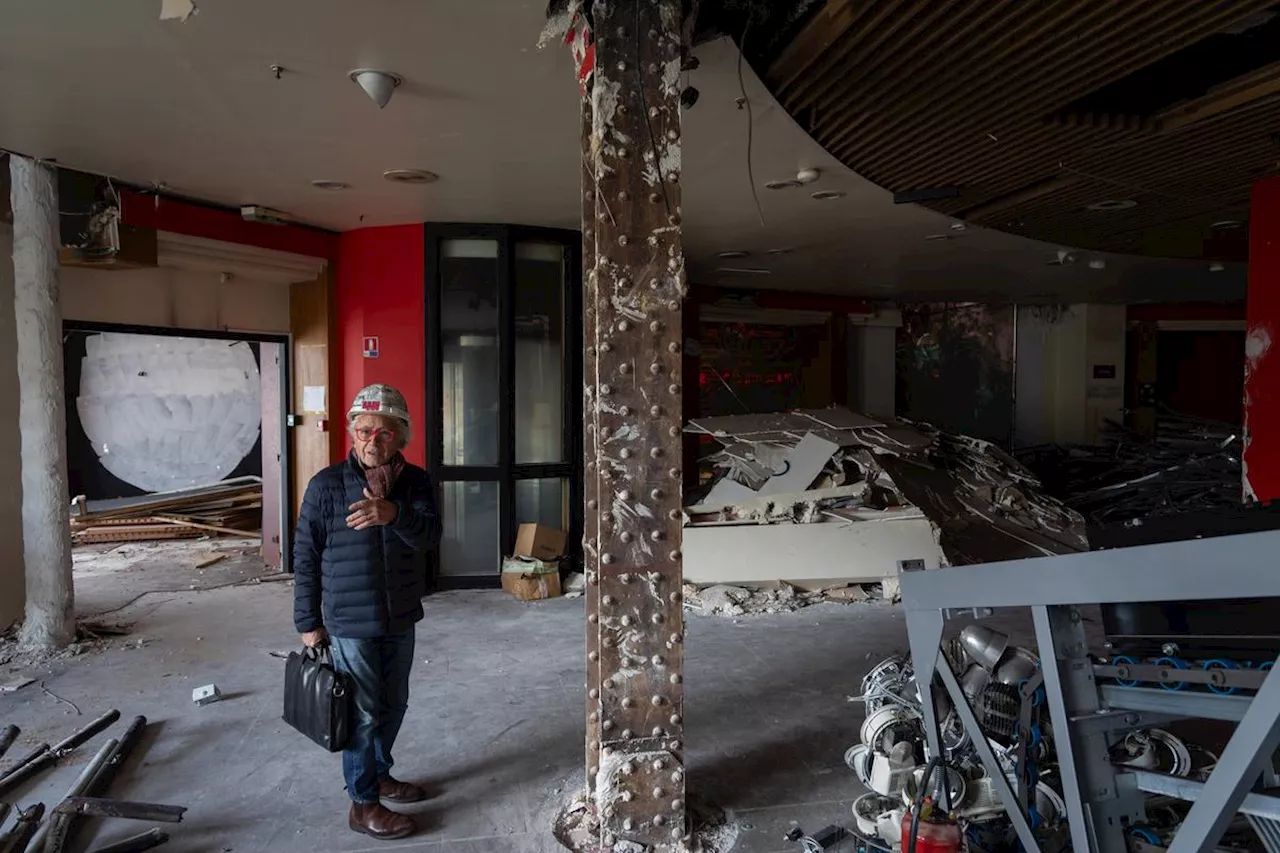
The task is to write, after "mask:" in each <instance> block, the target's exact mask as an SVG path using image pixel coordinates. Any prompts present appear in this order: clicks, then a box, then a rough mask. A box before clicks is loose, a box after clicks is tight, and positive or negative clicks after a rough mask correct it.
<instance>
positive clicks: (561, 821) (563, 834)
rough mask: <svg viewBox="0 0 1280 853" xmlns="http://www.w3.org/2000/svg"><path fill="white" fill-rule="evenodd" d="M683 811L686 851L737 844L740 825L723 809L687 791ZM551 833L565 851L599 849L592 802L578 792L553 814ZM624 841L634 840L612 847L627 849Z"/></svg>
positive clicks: (715, 852)
mask: <svg viewBox="0 0 1280 853" xmlns="http://www.w3.org/2000/svg"><path fill="white" fill-rule="evenodd" d="M685 814H686V816H687V819H688V821H689V826H690V828H691V830H692V833H691V835H690V837H689V840H688V841H687V842H686V849H687V850H688V851H689V853H729V851H730V850H732V849H733V847H734V845H735V844H737V842H738V836H739V834H741V830H742V827H741V826H740V825H739V824H737V823H733V822H731V821H729V819H728V817H727V816H726V815H725V812H724V809H721V808H718V807H716V806H712V805H710V804H708V803H704V802H702V801H701V800H699V798H698V796H697V795H696V794H690V796H689V800H688V802H687V803H686V806H685ZM551 832H552V835H554V836H555V839H556V841H558V842H560V844H561V846H563V847H565V848H566V849H568V850H574V851H579V853H594V851H596V850H599V849H600V838H599V836H600V820H599V817H598V816H597V814H596V807H595V804H594V803H592V802H591V800H590V799H589V798H588V797H587V796H586V795H585V794H580V795H579V796H577V797H576V798H575V799H573V800H572V801H570V802H569V804H568V805H566V806H564V807H563V808H562V809H560V811H559V812H558V813H557V814H556V816H555V819H554V820H553V822H552V826H551ZM624 844H634V842H628V841H626V840H625V839H622V840H621V841H620V842H619V844H615V845H614V847H613V849H614V850H617V851H622V850H625V849H628V848H627V847H624V846H622V845H624ZM634 849H635V850H637V851H638V853H643V851H644V850H647V849H648V848H646V847H645V846H643V845H634Z"/></svg>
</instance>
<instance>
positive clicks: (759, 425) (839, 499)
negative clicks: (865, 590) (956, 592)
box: [684, 408, 1088, 582]
mask: <svg viewBox="0 0 1280 853" xmlns="http://www.w3.org/2000/svg"><path fill="white" fill-rule="evenodd" d="M687 429H688V431H689V432H691V433H694V434H701V435H707V436H711V437H713V438H715V439H716V440H717V441H719V442H720V443H721V445H722V446H723V449H722V450H721V451H720V452H719V453H716V454H713V455H711V456H709V457H707V458H706V459H704V460H703V461H704V462H709V463H710V464H711V465H712V466H713V467H714V468H715V472H716V473H717V474H718V475H719V476H718V479H717V480H716V481H715V482H714V484H713V486H712V489H711V491H710V492H708V493H707V494H706V495H705V496H703V497H700V498H699V497H694V498H693V502H692V504H691V505H689V506H687V507H686V508H685V514H686V516H687V518H688V524H687V525H686V528H685V534H684V537H685V538H684V542H685V549H684V550H685V573H686V576H687V577H690V578H693V579H701V580H704V581H705V582H720V581H748V580H776V579H779V578H797V577H799V578H812V577H833V578H834V577H840V578H851V577H858V578H865V579H868V580H870V579H873V578H876V577H891V576H893V575H895V574H896V572H897V564H898V563H900V562H910V563H912V564H922V565H923V567H925V568H929V567H934V566H936V565H939V564H940V563H942V562H943V560H942V559H941V558H938V559H936V560H935V556H934V555H935V554H941V555H945V562H946V563H949V564H952V565H956V564H967V563H982V562H993V561H998V560H1012V559H1020V558H1023V557H1038V556H1045V555H1049V554H1068V553H1075V552H1078V551H1083V550H1087V549H1088V543H1087V540H1086V537H1085V532H1084V519H1083V518H1082V517H1081V516H1080V515H1079V514H1078V513H1076V512H1074V511H1072V510H1071V509H1069V508H1067V507H1066V506H1064V505H1063V504H1062V503H1060V502H1059V501H1056V500H1054V499H1052V498H1050V497H1048V496H1047V495H1045V494H1043V493H1042V491H1041V487H1040V482H1039V480H1037V479H1036V477H1035V476H1034V475H1033V474H1032V473H1031V472H1030V471H1028V470H1027V469H1026V468H1024V467H1023V466H1022V465H1020V464H1019V463H1018V462H1017V461H1016V460H1014V459H1013V458H1012V457H1010V456H1009V455H1008V454H1006V453H1005V452H1004V451H1002V450H1000V449H999V448H998V447H996V446H995V445H993V444H991V443H989V442H986V441H982V440H979V439H974V438H968V437H966V436H955V435H949V434H947V433H942V432H938V431H937V430H934V429H933V428H932V427H929V426H927V425H923V424H914V423H910V422H908V421H896V420H892V419H886V418H872V417H868V416H866V415H862V414H859V413H856V412H851V411H849V410H848V409H840V408H832V409H811V410H799V411H794V412H785V413H778V414H772V415H742V416H734V417H722V418H700V419H697V420H694V421H690V423H689V426H688V428H687ZM815 439H821V440H822V441H823V442H825V443H824V444H822V445H820V446H821V447H823V448H824V449H832V448H834V450H833V452H831V453H830V454H829V456H828V458H827V461H826V463H825V464H824V465H822V466H821V468H820V470H818V473H817V475H816V476H811V474H812V471H813V466H812V465H811V462H812V459H811V455H812V453H811V449H812V448H814V447H816V446H819V445H817V444H816V443H815ZM806 448H807V449H806ZM793 462H794V463H795V464H796V466H797V467H794V468H793V466H792V463H793ZM801 466H808V467H801ZM796 470H801V471H802V472H804V476H803V477H802V478H801V479H800V480H799V481H797V480H796V478H795V477H793V476H792V473H793V471H796ZM780 478H786V479H787V484H788V488H792V489H797V490H795V491H790V492H787V493H785V494H770V491H771V486H770V484H771V483H772V482H774V481H775V480H778V479H780ZM805 480H808V481H809V482H808V485H807V486H806V487H804V488H803V489H799V487H798V485H797V482H804V481H805ZM726 481H731V482H732V483H733V484H734V487H733V488H727V487H726V486H725V482H726ZM928 539H931V540H932V543H933V547H928V546H927V541H926V540H928ZM939 545H940V547H941V551H940V552H939V551H938V550H937V549H938V546H939ZM704 567H705V577H704V576H703V575H701V574H700V573H703V572H704ZM725 573H728V574H725Z"/></svg>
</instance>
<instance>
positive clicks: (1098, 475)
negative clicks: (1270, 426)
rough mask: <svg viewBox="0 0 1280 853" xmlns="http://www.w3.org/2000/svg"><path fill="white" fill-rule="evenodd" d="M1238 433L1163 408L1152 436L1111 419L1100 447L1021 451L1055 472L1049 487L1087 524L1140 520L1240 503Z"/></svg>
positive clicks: (1124, 523)
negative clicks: (1145, 437)
mask: <svg viewBox="0 0 1280 853" xmlns="http://www.w3.org/2000/svg"><path fill="white" fill-rule="evenodd" d="M1240 452H1241V443H1240V434H1239V431H1238V428H1236V427H1233V426H1231V425H1229V424H1222V423H1218V422H1216V421H1207V420H1201V419H1198V418H1190V417H1184V416H1179V415H1164V416H1162V417H1161V418H1160V420H1159V422H1158V424H1157V431H1156V438H1155V440H1154V441H1145V440H1143V439H1141V438H1139V437H1138V436H1135V435H1134V434H1133V433H1131V432H1129V431H1128V430H1126V429H1125V428H1124V427H1122V426H1120V425H1118V424H1114V423H1109V424H1108V425H1107V431H1106V433H1105V435H1104V443H1103V444H1102V445H1101V446H1098V447H1083V446H1074V445H1073V446H1068V447H1057V446H1049V447H1037V448H1031V449H1029V450H1027V451H1025V452H1024V454H1023V455H1022V458H1023V459H1024V460H1025V461H1026V462H1027V464H1028V465H1029V466H1030V467H1032V468H1034V469H1035V470H1037V471H1042V472H1046V477H1048V476H1049V473H1048V472H1053V474H1052V476H1053V477H1054V478H1055V479H1056V480H1057V483H1056V484H1054V485H1055V491H1056V492H1058V493H1059V494H1061V495H1062V496H1063V498H1064V499H1065V501H1066V503H1067V504H1068V505H1069V506H1071V507H1072V508H1073V509H1075V510H1077V511H1079V512H1080V513H1081V514H1082V515H1084V517H1085V518H1086V519H1088V520H1089V522H1090V523H1092V524H1097V525H1099V526H1102V527H1112V526H1117V525H1121V526H1125V527H1141V526H1142V525H1143V524H1144V523H1145V522H1146V521H1148V520H1151V519H1154V518H1163V517H1171V516H1180V515H1186V514H1190V513H1212V512H1216V511H1220V510H1239V509H1240V508H1241V487H1240V483H1241V466H1240Z"/></svg>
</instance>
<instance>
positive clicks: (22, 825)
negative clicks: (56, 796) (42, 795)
mask: <svg viewBox="0 0 1280 853" xmlns="http://www.w3.org/2000/svg"><path fill="white" fill-rule="evenodd" d="M43 817H44V803H36V804H35V805H34V806H32V807H31V808H29V809H25V810H20V811H19V812H18V821H17V823H15V824H14V825H13V826H11V827H9V831H8V832H6V833H4V834H3V835H0V853H20V851H21V850H23V849H24V848H25V847H26V846H27V842H28V841H30V840H31V836H32V835H35V832H36V827H38V826H39V825H40V819H41V818H43Z"/></svg>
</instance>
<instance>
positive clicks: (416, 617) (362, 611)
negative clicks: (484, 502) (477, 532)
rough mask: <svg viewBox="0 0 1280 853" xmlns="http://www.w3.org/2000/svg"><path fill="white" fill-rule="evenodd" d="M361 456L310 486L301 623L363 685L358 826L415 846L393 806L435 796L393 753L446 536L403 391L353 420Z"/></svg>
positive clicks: (351, 790)
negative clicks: (396, 773) (432, 573)
mask: <svg viewBox="0 0 1280 853" xmlns="http://www.w3.org/2000/svg"><path fill="white" fill-rule="evenodd" d="M347 423H348V429H349V431H350V433H351V440H352V445H353V449H352V451H351V453H350V455H349V456H348V457H347V458H346V460H344V461H342V462H340V463H338V464H337V465H331V466H330V467H328V468H326V469H324V470H323V471H321V472H320V473H319V474H316V475H315V477H313V478H312V479H311V482H310V483H309V484H308V485H307V492H306V496H305V497H304V498H303V500H302V511H301V513H300V514H299V517H298V531H297V534H296V536H295V538H294V546H293V569H294V589H293V602H294V603H293V622H294V627H295V628H296V629H297V630H298V632H299V633H300V634H302V642H303V643H304V644H305V645H307V646H308V647H312V648H315V647H320V646H325V645H328V646H329V647H330V648H331V649H332V652H333V664H334V667H335V668H336V669H338V670H339V671H341V672H344V673H346V674H347V675H348V676H349V677H350V679H351V681H352V682H353V683H354V685H355V711H354V717H353V719H352V723H351V735H350V738H349V741H348V743H347V747H346V749H344V750H343V753H342V772H343V775H344V776H345V777H346V783H347V793H348V795H350V797H351V812H350V815H349V817H348V823H349V825H350V827H351V829H353V830H355V831H356V832H360V833H364V834H365V835H370V836H372V837H374V838H382V839H393V838H404V837H405V836H407V835H410V834H412V833H413V831H414V829H415V826H414V822H413V819H412V818H411V817H409V816H408V815H403V814H399V813H397V812H393V811H391V810H390V809H388V808H386V807H385V806H384V805H382V803H383V802H389V803H416V802H419V801H421V800H424V799H426V794H425V792H424V791H423V790H422V789H421V788H419V787H418V786H417V785H411V784H409V783H407V782H400V781H397V780H395V779H393V778H392V777H391V765H392V758H391V749H392V747H393V746H394V745H395V741H396V735H397V733H399V731H400V724H401V722H402V721H403V720H404V712H405V709H406V708H408V706H409V671H410V669H411V668H412V666H413V653H414V630H415V626H416V625H417V623H418V622H419V621H420V620H421V619H422V596H423V595H424V593H425V592H426V579H427V571H426V560H427V557H426V552H427V551H428V550H429V549H430V548H432V547H434V546H435V545H436V544H437V543H438V542H439V540H440V516H439V514H438V513H437V512H436V503H435V493H434V488H433V486H432V484H431V481H430V479H429V478H428V476H427V472H426V471H424V470H422V469H421V468H419V467H418V466H416V465H410V464H409V463H408V462H406V461H405V459H404V456H403V455H401V451H402V450H403V449H404V447H405V445H407V444H408V443H409V441H410V439H411V437H412V433H411V431H410V428H411V423H412V422H411V419H410V417H409V408H408V406H407V405H406V404H405V400H404V395H402V394H401V393H400V392H399V391H397V390H396V389H394V388H392V387H390V386H387V385H370V386H369V387H367V388H364V389H362V390H361V391H360V393H359V394H357V395H356V399H355V402H353V403H352V404H351V411H350V412H349V413H348V414H347Z"/></svg>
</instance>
